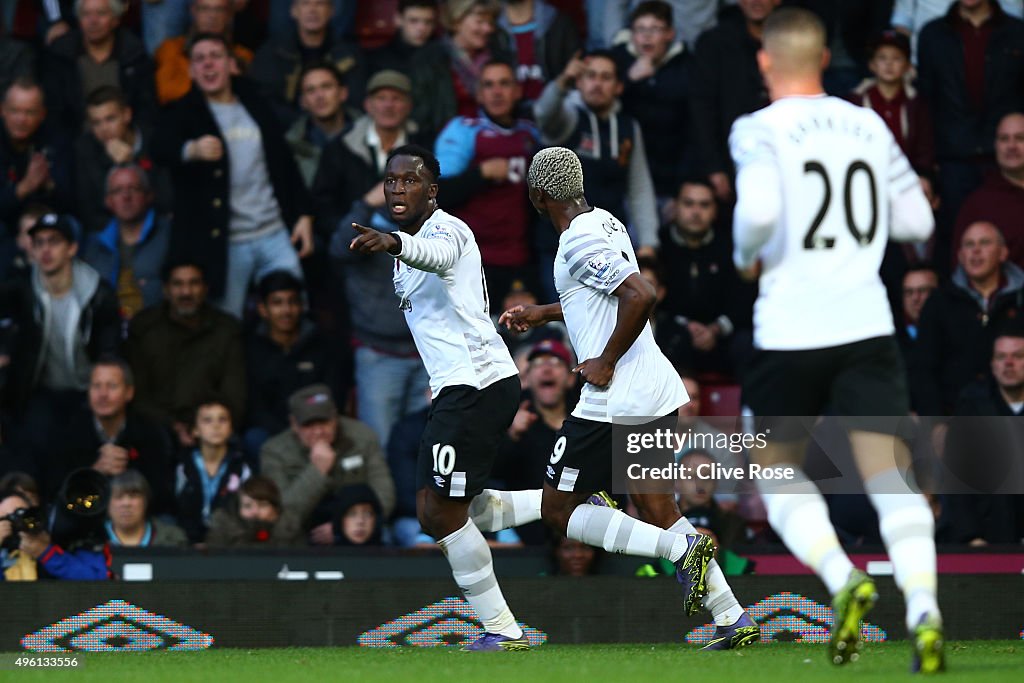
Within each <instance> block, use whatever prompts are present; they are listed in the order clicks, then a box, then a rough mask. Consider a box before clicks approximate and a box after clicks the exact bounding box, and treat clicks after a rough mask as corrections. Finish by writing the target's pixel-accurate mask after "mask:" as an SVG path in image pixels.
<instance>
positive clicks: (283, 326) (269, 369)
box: [245, 271, 345, 457]
mask: <svg viewBox="0 0 1024 683" xmlns="http://www.w3.org/2000/svg"><path fill="white" fill-rule="evenodd" d="M259 299H260V303H259V314H260V318H261V319H262V322H261V323H260V325H259V327H257V328H256V329H255V330H254V331H253V332H252V333H251V334H250V335H249V336H248V338H247V339H246V345H245V346H246V350H245V368H246V386H247V387H248V394H249V401H248V409H247V411H246V420H247V423H248V429H247V430H246V433H245V447H246V451H247V452H248V453H249V454H250V455H252V456H253V457H257V456H258V455H259V451H260V447H261V446H262V445H263V442H264V441H266V440H267V439H268V438H269V437H270V436H272V435H274V434H277V433H278V432H281V431H283V430H284V429H286V428H287V427H288V397H289V396H291V395H292V394H293V393H294V392H296V391H298V390H299V389H301V388H302V387H305V386H309V385H310V384H317V383H321V384H327V385H328V386H330V387H331V389H332V390H333V391H334V392H335V394H336V395H338V396H344V395H345V391H344V387H342V385H341V378H340V374H339V369H338V363H337V361H336V358H337V355H338V353H337V349H336V348H334V345H333V344H331V343H330V342H329V341H328V340H327V338H326V337H325V335H324V334H323V333H322V332H321V331H320V329H319V328H318V327H317V325H316V324H314V323H313V322H312V321H311V320H309V319H308V318H306V317H305V316H304V315H303V313H304V310H303V308H304V305H303V287H302V282H300V281H299V280H298V279H296V278H295V276H293V275H292V274H291V273H287V272H284V271H279V272H275V273H271V274H269V275H267V276H266V277H265V278H263V279H262V280H260V283H259Z"/></svg>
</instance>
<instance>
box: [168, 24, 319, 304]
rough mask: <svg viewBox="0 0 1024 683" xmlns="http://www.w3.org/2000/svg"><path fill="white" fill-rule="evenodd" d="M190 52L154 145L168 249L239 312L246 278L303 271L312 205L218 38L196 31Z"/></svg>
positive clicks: (267, 117) (267, 112)
mask: <svg viewBox="0 0 1024 683" xmlns="http://www.w3.org/2000/svg"><path fill="white" fill-rule="evenodd" d="M189 55H190V58H191V62H192V80H193V81H194V82H195V84H196V86H197V87H195V88H193V89H192V90H191V91H190V92H189V93H188V94H187V95H185V96H184V97H183V98H181V99H180V100H178V101H177V102H175V103H174V104H172V105H171V106H170V107H169V108H168V109H167V110H165V112H164V118H163V121H162V123H161V125H160V126H159V130H160V136H159V137H158V138H157V139H156V140H155V144H154V147H153V156H154V158H155V159H156V160H157V162H158V163H160V164H163V165H165V166H167V167H168V168H170V169H171V172H172V177H173V180H174V188H175V210H174V230H173V232H172V239H171V247H170V253H171V254H172V255H173V256H175V257H177V256H179V255H185V256H187V257H188V258H191V259H193V260H196V261H198V262H199V263H200V264H201V265H202V266H203V268H204V270H205V271H206V276H207V284H208V285H209V288H210V295H211V297H212V298H213V299H214V300H216V301H218V302H219V303H220V305H221V307H222V308H223V309H224V310H226V311H228V312H229V313H232V314H233V315H235V316H237V317H241V314H242V311H243V308H244V304H245V297H246V293H247V292H248V289H249V283H250V282H251V281H253V280H259V278H261V277H263V276H264V275H266V274H267V273H269V272H271V271H274V270H288V271H289V272H291V273H293V274H295V275H296V276H297V277H301V276H302V269H301V267H300V266H299V258H300V257H305V256H308V255H309V254H311V253H312V251H313V219H312V216H311V213H312V201H311V200H310V198H309V193H308V191H307V190H306V186H305V184H304V183H303V182H302V176H301V175H300V174H299V171H298V168H296V166H295V160H294V159H293V158H292V155H291V151H290V150H289V149H288V144H287V143H286V142H285V140H284V135H283V132H282V130H281V128H280V126H279V125H278V123H277V120H276V119H275V117H274V115H273V113H272V112H271V109H270V106H269V104H268V103H267V102H266V101H265V100H264V99H263V98H262V97H261V96H260V95H258V94H257V93H256V92H255V88H254V87H253V86H252V85H251V84H249V83H247V82H246V81H244V80H233V79H232V78H231V75H230V74H231V57H230V54H229V52H228V44H227V42H226V41H225V39H224V37H223V36H219V35H214V34H206V33H202V34H199V35H197V36H196V37H195V39H194V40H193V42H192V44H191V45H190V50H189ZM289 234H290V235H291V242H292V243H298V249H299V252H298V254H296V250H295V249H293V248H292V246H291V245H290V244H289Z"/></svg>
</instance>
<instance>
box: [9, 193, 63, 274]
mask: <svg viewBox="0 0 1024 683" xmlns="http://www.w3.org/2000/svg"><path fill="white" fill-rule="evenodd" d="M48 213H53V209H51V208H50V207H48V206H46V205H45V204H29V205H28V206H26V207H25V210H24V211H22V212H21V215H20V216H18V221H17V223H15V225H14V226H12V227H13V228H14V229H13V230H12V232H13V233H14V235H13V239H11V240H10V241H9V242H6V243H5V242H4V240H3V238H0V254H2V256H0V258H2V259H3V262H0V283H4V284H5V285H6V286H9V285H10V283H11V282H12V281H14V280H27V279H29V276H31V274H32V237H31V236H30V235H29V234H28V231H29V230H31V229H32V226H34V225H35V224H36V221H38V220H39V218H40V217H41V216H44V215H45V214H48Z"/></svg>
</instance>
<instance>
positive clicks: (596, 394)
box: [499, 147, 760, 650]
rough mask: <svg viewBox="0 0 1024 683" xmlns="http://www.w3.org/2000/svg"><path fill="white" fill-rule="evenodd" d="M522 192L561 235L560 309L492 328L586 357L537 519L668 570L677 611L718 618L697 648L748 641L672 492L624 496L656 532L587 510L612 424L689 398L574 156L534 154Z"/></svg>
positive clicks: (606, 472)
mask: <svg viewBox="0 0 1024 683" xmlns="http://www.w3.org/2000/svg"><path fill="white" fill-rule="evenodd" d="M528 185H529V192H530V200H531V201H532V202H533V205H534V207H535V208H536V209H537V210H538V211H539V212H540V213H541V214H542V215H544V216H547V217H548V218H550V219H551V222H552V223H553V224H554V226H555V229H556V230H557V231H558V233H559V240H558V251H557V253H556V255H555V267H554V276H555V288H556V289H557V291H558V297H559V303H556V304H550V305H547V306H516V307H514V308H511V309H509V310H508V311H505V312H504V313H503V314H502V316H501V318H500V319H499V322H501V323H505V324H506V325H508V326H509V327H510V328H512V329H516V330H518V331H524V330H526V329H529V328H530V327H535V326H538V325H542V324H545V323H547V322H550V321H552V320H564V321H565V325H566V328H567V329H568V330H569V336H570V338H571V340H572V345H573V347H574V349H575V350H576V353H577V355H578V356H579V357H580V358H582V359H584V360H583V362H582V363H580V364H579V365H578V366H577V367H576V368H575V371H576V372H578V373H579V374H580V377H582V378H583V380H584V382H585V384H584V386H583V389H582V392H581V395H580V400H579V403H578V404H577V406H576V409H575V410H574V411H573V413H572V415H571V416H569V417H568V418H566V420H565V423H564V424H563V425H562V428H561V429H560V430H559V432H558V438H557V439H556V441H555V446H554V449H553V451H552V453H551V458H550V464H549V465H548V467H547V471H546V475H545V483H544V497H543V500H542V503H541V516H542V518H543V519H544V521H545V522H546V523H547V524H548V525H550V526H551V527H552V528H554V529H555V530H557V531H558V532H559V533H562V534H565V535H566V536H568V537H569V538H571V539H573V540H577V541H582V542H584V543H588V544H590V545H595V546H599V547H603V548H604V549H605V550H607V551H609V552H617V553H627V554H630V555H640V556H643V557H663V558H665V559H667V560H669V561H671V562H673V563H675V565H676V576H677V578H678V580H679V582H680V583H681V584H682V585H683V597H684V600H683V606H684V609H685V611H686V613H687V614H688V615H691V616H692V615H693V614H696V613H697V612H698V611H699V609H700V607H701V603H702V602H703V604H704V606H705V607H706V608H707V609H708V610H709V611H710V612H711V613H712V615H713V616H714V618H715V624H716V626H717V628H716V632H715V635H714V636H713V638H712V640H711V641H710V642H709V643H708V644H707V646H706V648H705V649H711V650H726V649H732V648H737V647H742V646H745V645H749V644H751V643H753V642H756V641H757V640H758V639H759V638H760V629H759V627H758V626H757V624H755V623H754V621H753V620H752V619H751V618H750V616H749V615H748V614H747V613H746V612H744V611H743V609H742V607H740V605H739V603H738V602H737V601H736V598H735V597H734V596H733V594H732V590H731V589H730V588H729V584H728V583H727V582H726V580H725V575H724V574H723V573H722V570H721V569H720V568H719V567H718V564H717V562H715V560H714V559H713V553H714V545H713V542H712V541H711V539H710V538H709V537H707V536H703V535H701V534H698V533H697V530H696V529H694V527H693V525H692V524H690V522H689V521H688V520H687V519H686V518H685V517H683V516H681V515H680V514H679V508H678V507H677V505H676V502H675V498H674V497H673V495H672V494H671V493H670V492H665V493H644V494H640V493H637V492H635V491H631V494H632V498H633V501H634V502H635V503H636V505H637V507H638V508H639V509H640V510H641V512H642V514H643V516H644V518H645V519H648V520H650V521H651V522H653V524H648V523H646V522H643V521H640V520H639V519H635V518H633V517H630V516H628V515H626V514H625V513H623V512H622V511H620V510H616V509H612V508H609V507H596V506H594V505H587V504H586V501H587V499H588V494H590V492H592V491H599V490H602V489H606V488H609V487H610V485H611V480H612V478H613V464H612V450H613V444H612V421H613V419H614V418H630V419H631V421H640V422H643V423H646V422H651V421H652V420H655V419H656V418H659V417H668V416H672V418H675V416H676V415H677V414H678V410H679V408H680V406H682V405H683V404H685V403H686V402H687V400H688V397H687V395H686V390H685V389H684V388H683V383H682V381H681V380H680V379H679V375H678V373H677V372H676V370H675V368H673V367H672V364H671V363H670V362H669V361H668V359H667V358H665V356H664V354H662V353H661V350H660V349H659V348H658V346H657V344H656V343H655V341H654V335H653V333H652V331H651V326H650V324H649V323H648V317H649V314H650V311H651V308H652V307H653V306H654V303H655V299H656V296H655V292H654V289H653V288H652V287H651V285H650V284H649V283H648V282H647V281H646V280H645V279H644V278H643V277H642V276H641V275H640V272H639V270H637V266H636V254H635V253H634V251H633V246H632V244H631V243H630V239H629V236H628V235H627V233H626V228H625V226H623V224H622V223H621V222H620V221H619V220H618V219H617V218H615V216H613V215H611V214H610V213H608V212H607V211H605V210H603V209H599V208H595V207H591V206H589V205H588V204H587V201H586V199H585V198H584V196H583V169H582V167H581V165H580V160H579V158H578V157H577V156H576V154H575V153H574V152H573V151H572V150H569V149H566V148H564V147H550V148H547V149H543V150H541V151H540V152H538V153H537V155H536V156H535V157H534V159H533V162H532V163H531V165H530V171H529V174H528ZM673 424H674V420H673ZM655 525H657V526H655Z"/></svg>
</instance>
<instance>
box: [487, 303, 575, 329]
mask: <svg viewBox="0 0 1024 683" xmlns="http://www.w3.org/2000/svg"><path fill="white" fill-rule="evenodd" d="M563 319H564V318H563V317H562V304H560V303H554V304H546V305H544V306H536V305H533V304H530V305H527V306H513V307H512V308H510V309H508V310H507V311H505V312H504V313H502V314H501V317H500V318H498V324H499V325H504V326H506V327H507V328H508V329H510V330H512V331H513V332H520V333H522V332H526V331H528V330H530V329H531V328H534V327H540V326H541V325H546V324H547V323H550V322H555V321H562V320H563Z"/></svg>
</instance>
